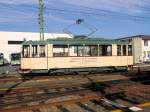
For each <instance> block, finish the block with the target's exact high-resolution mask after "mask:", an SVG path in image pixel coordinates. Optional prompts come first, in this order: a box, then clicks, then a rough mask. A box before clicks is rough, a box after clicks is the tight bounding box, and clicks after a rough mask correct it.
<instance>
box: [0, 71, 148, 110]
mask: <svg viewBox="0 0 150 112" xmlns="http://www.w3.org/2000/svg"><path fill="white" fill-rule="evenodd" d="M40 78H41V79H40ZM148 78H149V76H148V75H142V76H133V77H131V76H129V77H127V75H125V76H124V75H116V74H112V75H111V74H110V75H107V76H106V75H105V74H103V75H98V74H93V75H81V76H72V75H71V76H61V77H59V76H54V77H50V78H47V76H44V77H35V78H32V79H30V80H22V79H19V80H18V81H16V82H13V81H12V82H9V81H8V80H10V79H8V80H7V79H6V80H7V81H8V82H7V81H6V80H3V79H0V80H3V81H2V82H0V83H1V84H2V85H0V102H1V103H0V112H51V110H53V112H55V111H56V112H87V111H88V112H110V111H113V112H123V111H127V110H130V112H133V110H132V108H131V107H136V108H137V109H139V110H143V109H145V108H147V107H150V105H149V101H150V90H149V88H150V86H149V85H148V84H147V85H143V83H145V81H149V79H148ZM146 79H147V80H146ZM139 105H142V106H139ZM143 105H144V106H143ZM130 108H131V109H130Z"/></svg>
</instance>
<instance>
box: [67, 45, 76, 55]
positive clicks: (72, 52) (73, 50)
mask: <svg viewBox="0 0 150 112" xmlns="http://www.w3.org/2000/svg"><path fill="white" fill-rule="evenodd" d="M69 51H70V53H69V54H70V56H78V46H70V49H69Z"/></svg>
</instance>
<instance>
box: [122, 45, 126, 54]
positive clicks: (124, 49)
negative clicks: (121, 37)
mask: <svg viewBox="0 0 150 112" xmlns="http://www.w3.org/2000/svg"><path fill="white" fill-rule="evenodd" d="M122 50H123V56H126V55H127V50H126V45H123V46H122Z"/></svg>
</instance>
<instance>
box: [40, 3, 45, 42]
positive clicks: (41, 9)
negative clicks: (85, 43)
mask: <svg viewBox="0 0 150 112" xmlns="http://www.w3.org/2000/svg"><path fill="white" fill-rule="evenodd" d="M39 27H40V40H44V16H43V0H39Z"/></svg>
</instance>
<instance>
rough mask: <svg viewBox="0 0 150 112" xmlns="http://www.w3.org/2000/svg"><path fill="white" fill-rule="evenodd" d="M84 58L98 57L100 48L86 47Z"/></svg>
mask: <svg viewBox="0 0 150 112" xmlns="http://www.w3.org/2000/svg"><path fill="white" fill-rule="evenodd" d="M84 53H85V54H84V56H98V46H85V47H84Z"/></svg>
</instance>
